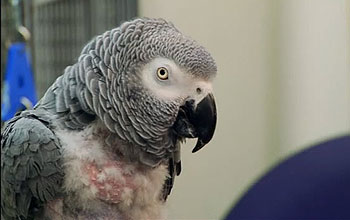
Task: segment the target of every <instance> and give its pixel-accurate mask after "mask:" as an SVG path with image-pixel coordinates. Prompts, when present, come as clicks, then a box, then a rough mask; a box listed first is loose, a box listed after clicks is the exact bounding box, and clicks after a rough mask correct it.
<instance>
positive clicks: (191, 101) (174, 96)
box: [83, 18, 217, 166]
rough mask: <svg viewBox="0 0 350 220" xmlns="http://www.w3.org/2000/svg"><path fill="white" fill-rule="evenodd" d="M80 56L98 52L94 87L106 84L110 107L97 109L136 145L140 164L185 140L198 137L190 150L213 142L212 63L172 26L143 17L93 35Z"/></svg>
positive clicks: (159, 158) (155, 160)
mask: <svg viewBox="0 0 350 220" xmlns="http://www.w3.org/2000/svg"><path fill="white" fill-rule="evenodd" d="M91 48H100V49H99V50H96V49H95V50H93V51H94V52H91V51H92V50H91ZM84 53H85V54H90V55H91V54H92V55H93V54H94V53H96V54H97V56H96V57H98V59H96V60H97V61H96V62H97V63H99V64H98V67H99V69H100V70H101V71H102V74H101V75H103V79H102V80H101V79H100V80H99V81H100V82H99V83H105V87H106V93H107V94H106V95H105V97H106V98H107V102H108V105H109V106H111V107H112V109H111V110H109V111H103V109H102V110H100V111H98V113H99V116H100V118H101V119H102V120H103V121H104V122H105V123H106V124H107V127H108V128H109V129H110V130H111V131H112V132H115V133H116V134H118V136H119V137H120V138H121V139H124V140H126V141H128V142H130V143H133V144H134V145H135V146H137V147H135V151H137V149H138V150H139V152H138V153H140V155H142V156H141V157H142V158H141V161H147V162H145V163H147V164H150V165H152V166H154V165H156V164H157V163H159V162H160V161H162V159H163V158H167V156H169V155H170V154H172V153H173V152H174V151H175V147H174V146H175V145H177V142H179V141H181V140H183V139H185V138H198V141H197V144H196V146H195V147H194V149H193V152H196V151H198V150H199V149H201V148H202V147H203V146H204V145H206V144H207V143H208V142H209V141H210V140H211V139H212V137H213V135H214V131H215V126H216V120H217V114H216V106H215V101H214V96H213V90H212V81H213V79H214V77H215V75H216V72H217V67H216V64H215V61H214V59H213V58H212V56H211V55H210V54H209V52H208V51H207V50H206V49H205V48H204V47H202V46H200V45H199V44H198V43H197V42H195V41H194V40H192V39H191V38H189V37H187V36H185V35H183V34H182V33H181V32H180V31H179V30H178V29H177V28H175V26H174V25H173V24H171V23H169V22H167V21H165V20H163V19H148V18H142V19H135V20H132V21H129V22H125V23H123V24H122V25H121V26H120V27H119V28H116V29H113V30H111V31H108V32H106V33H105V34H103V35H100V36H98V37H97V38H96V39H95V41H94V42H93V43H90V45H87V46H86V48H85V49H84V50H83V54H84ZM93 59H94V58H93ZM111 119H112V121H113V122H114V123H111V122H110V121H111Z"/></svg>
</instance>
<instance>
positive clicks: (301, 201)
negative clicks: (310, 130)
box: [226, 136, 350, 219]
mask: <svg viewBox="0 0 350 220" xmlns="http://www.w3.org/2000/svg"><path fill="white" fill-rule="evenodd" d="M226 219H350V136H344V137H340V138H337V139H334V140H330V141H327V142H324V143H322V144H319V145H317V146H314V147H311V148H309V149H307V150H305V151H303V152H301V153H298V154H296V155H294V156H292V157H291V158H289V159H287V160H285V161H284V162H282V163H281V164H279V165H278V166H277V167H275V168H274V169H272V170H271V171H270V172H268V173H267V174H266V175H265V176H263V177H262V178H261V179H260V180H259V181H258V182H257V183H256V184H255V185H254V186H253V187H252V188H251V189H250V190H249V191H248V192H247V193H246V194H245V195H244V196H243V197H242V198H241V200H240V201H239V202H238V203H237V204H236V206H235V207H234V208H233V209H232V210H231V212H230V213H229V214H228V216H227V217H226Z"/></svg>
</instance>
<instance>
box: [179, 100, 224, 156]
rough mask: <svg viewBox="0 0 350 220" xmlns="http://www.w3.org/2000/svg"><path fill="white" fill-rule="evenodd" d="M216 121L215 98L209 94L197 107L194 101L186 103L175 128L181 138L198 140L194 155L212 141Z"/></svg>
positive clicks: (193, 151)
mask: <svg viewBox="0 0 350 220" xmlns="http://www.w3.org/2000/svg"><path fill="white" fill-rule="evenodd" d="M216 119H217V115H216V105H215V100H214V96H213V95H212V94H208V95H207V96H206V97H205V98H204V99H203V100H202V101H200V102H199V103H198V105H197V106H195V105H194V100H188V101H186V103H185V105H184V106H181V108H180V111H179V114H178V116H177V119H176V122H175V124H174V126H173V128H174V130H175V132H176V133H177V134H178V135H179V136H180V137H186V138H196V137H197V138H198V141H197V144H196V146H195V147H194V148H193V150H192V153H195V152H197V151H198V150H200V149H201V148H202V147H204V146H205V145H206V144H207V143H209V141H210V140H211V139H212V137H213V135H214V131H215V127H216Z"/></svg>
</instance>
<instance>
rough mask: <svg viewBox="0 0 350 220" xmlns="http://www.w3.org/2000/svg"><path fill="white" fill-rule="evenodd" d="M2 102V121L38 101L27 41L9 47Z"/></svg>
mask: <svg viewBox="0 0 350 220" xmlns="http://www.w3.org/2000/svg"><path fill="white" fill-rule="evenodd" d="M2 102H3V103H2V104H1V120H2V121H6V120H9V119H11V118H12V117H13V116H14V115H15V114H16V112H17V111H19V110H23V109H28V108H32V106H34V105H35V104H36V102H37V96H36V90H35V85H34V79H33V72H32V69H31V65H30V62H29V57H28V54H27V52H26V46H25V43H22V42H17V43H13V44H12V45H11V46H10V47H9V49H8V55H7V64H6V72H5V80H4V91H3V97H2Z"/></svg>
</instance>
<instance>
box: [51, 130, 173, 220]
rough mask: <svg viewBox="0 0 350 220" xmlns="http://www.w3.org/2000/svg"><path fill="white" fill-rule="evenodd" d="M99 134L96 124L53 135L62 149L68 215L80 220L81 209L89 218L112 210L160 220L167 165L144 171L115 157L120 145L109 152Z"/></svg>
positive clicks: (131, 216) (130, 217) (136, 165)
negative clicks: (87, 211)
mask: <svg viewBox="0 0 350 220" xmlns="http://www.w3.org/2000/svg"><path fill="white" fill-rule="evenodd" d="M100 132H101V130H100V127H99V126H98V125H96V124H94V125H92V126H89V127H87V128H86V129H84V130H83V131H79V132H68V131H64V130H57V131H56V132H55V133H56V134H57V136H58V137H59V139H60V142H61V144H62V149H63V158H64V169H65V179H64V184H63V187H64V191H65V193H66V195H67V196H66V197H64V198H63V200H64V201H63V203H67V204H70V205H68V206H70V207H69V211H68V212H70V213H77V215H76V216H75V217H79V216H80V217H81V216H85V215H86V213H85V214H84V210H85V211H86V210H89V213H90V214H88V215H90V216H95V215H96V216H101V215H100V214H101V213H102V212H105V213H106V212H107V211H108V210H109V212H110V211H111V210H112V212H116V213H119V214H120V215H121V216H123V217H125V218H126V219H140V218H143V217H145V216H146V217H147V218H149V219H162V218H163V209H164V203H163V201H162V199H161V195H162V189H163V184H164V181H165V179H166V176H167V172H168V171H167V166H166V165H162V164H161V165H159V166H157V167H155V168H151V167H148V168H145V167H144V166H141V165H140V164H138V163H135V162H133V161H126V160H122V159H121V158H117V157H116V156H115V153H113V152H115V149H118V148H119V147H122V146H121V145H122V144H121V143H119V142H116V143H115V144H114V146H112V147H113V149H110V148H111V146H109V145H107V144H105V139H104V136H103V135H101V133H100ZM123 147H125V146H123ZM77 210H78V211H77ZM101 210H102V211H101ZM66 211H67V210H66ZM56 212H57V213H59V212H60V211H56ZM98 213H100V214H98Z"/></svg>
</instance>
